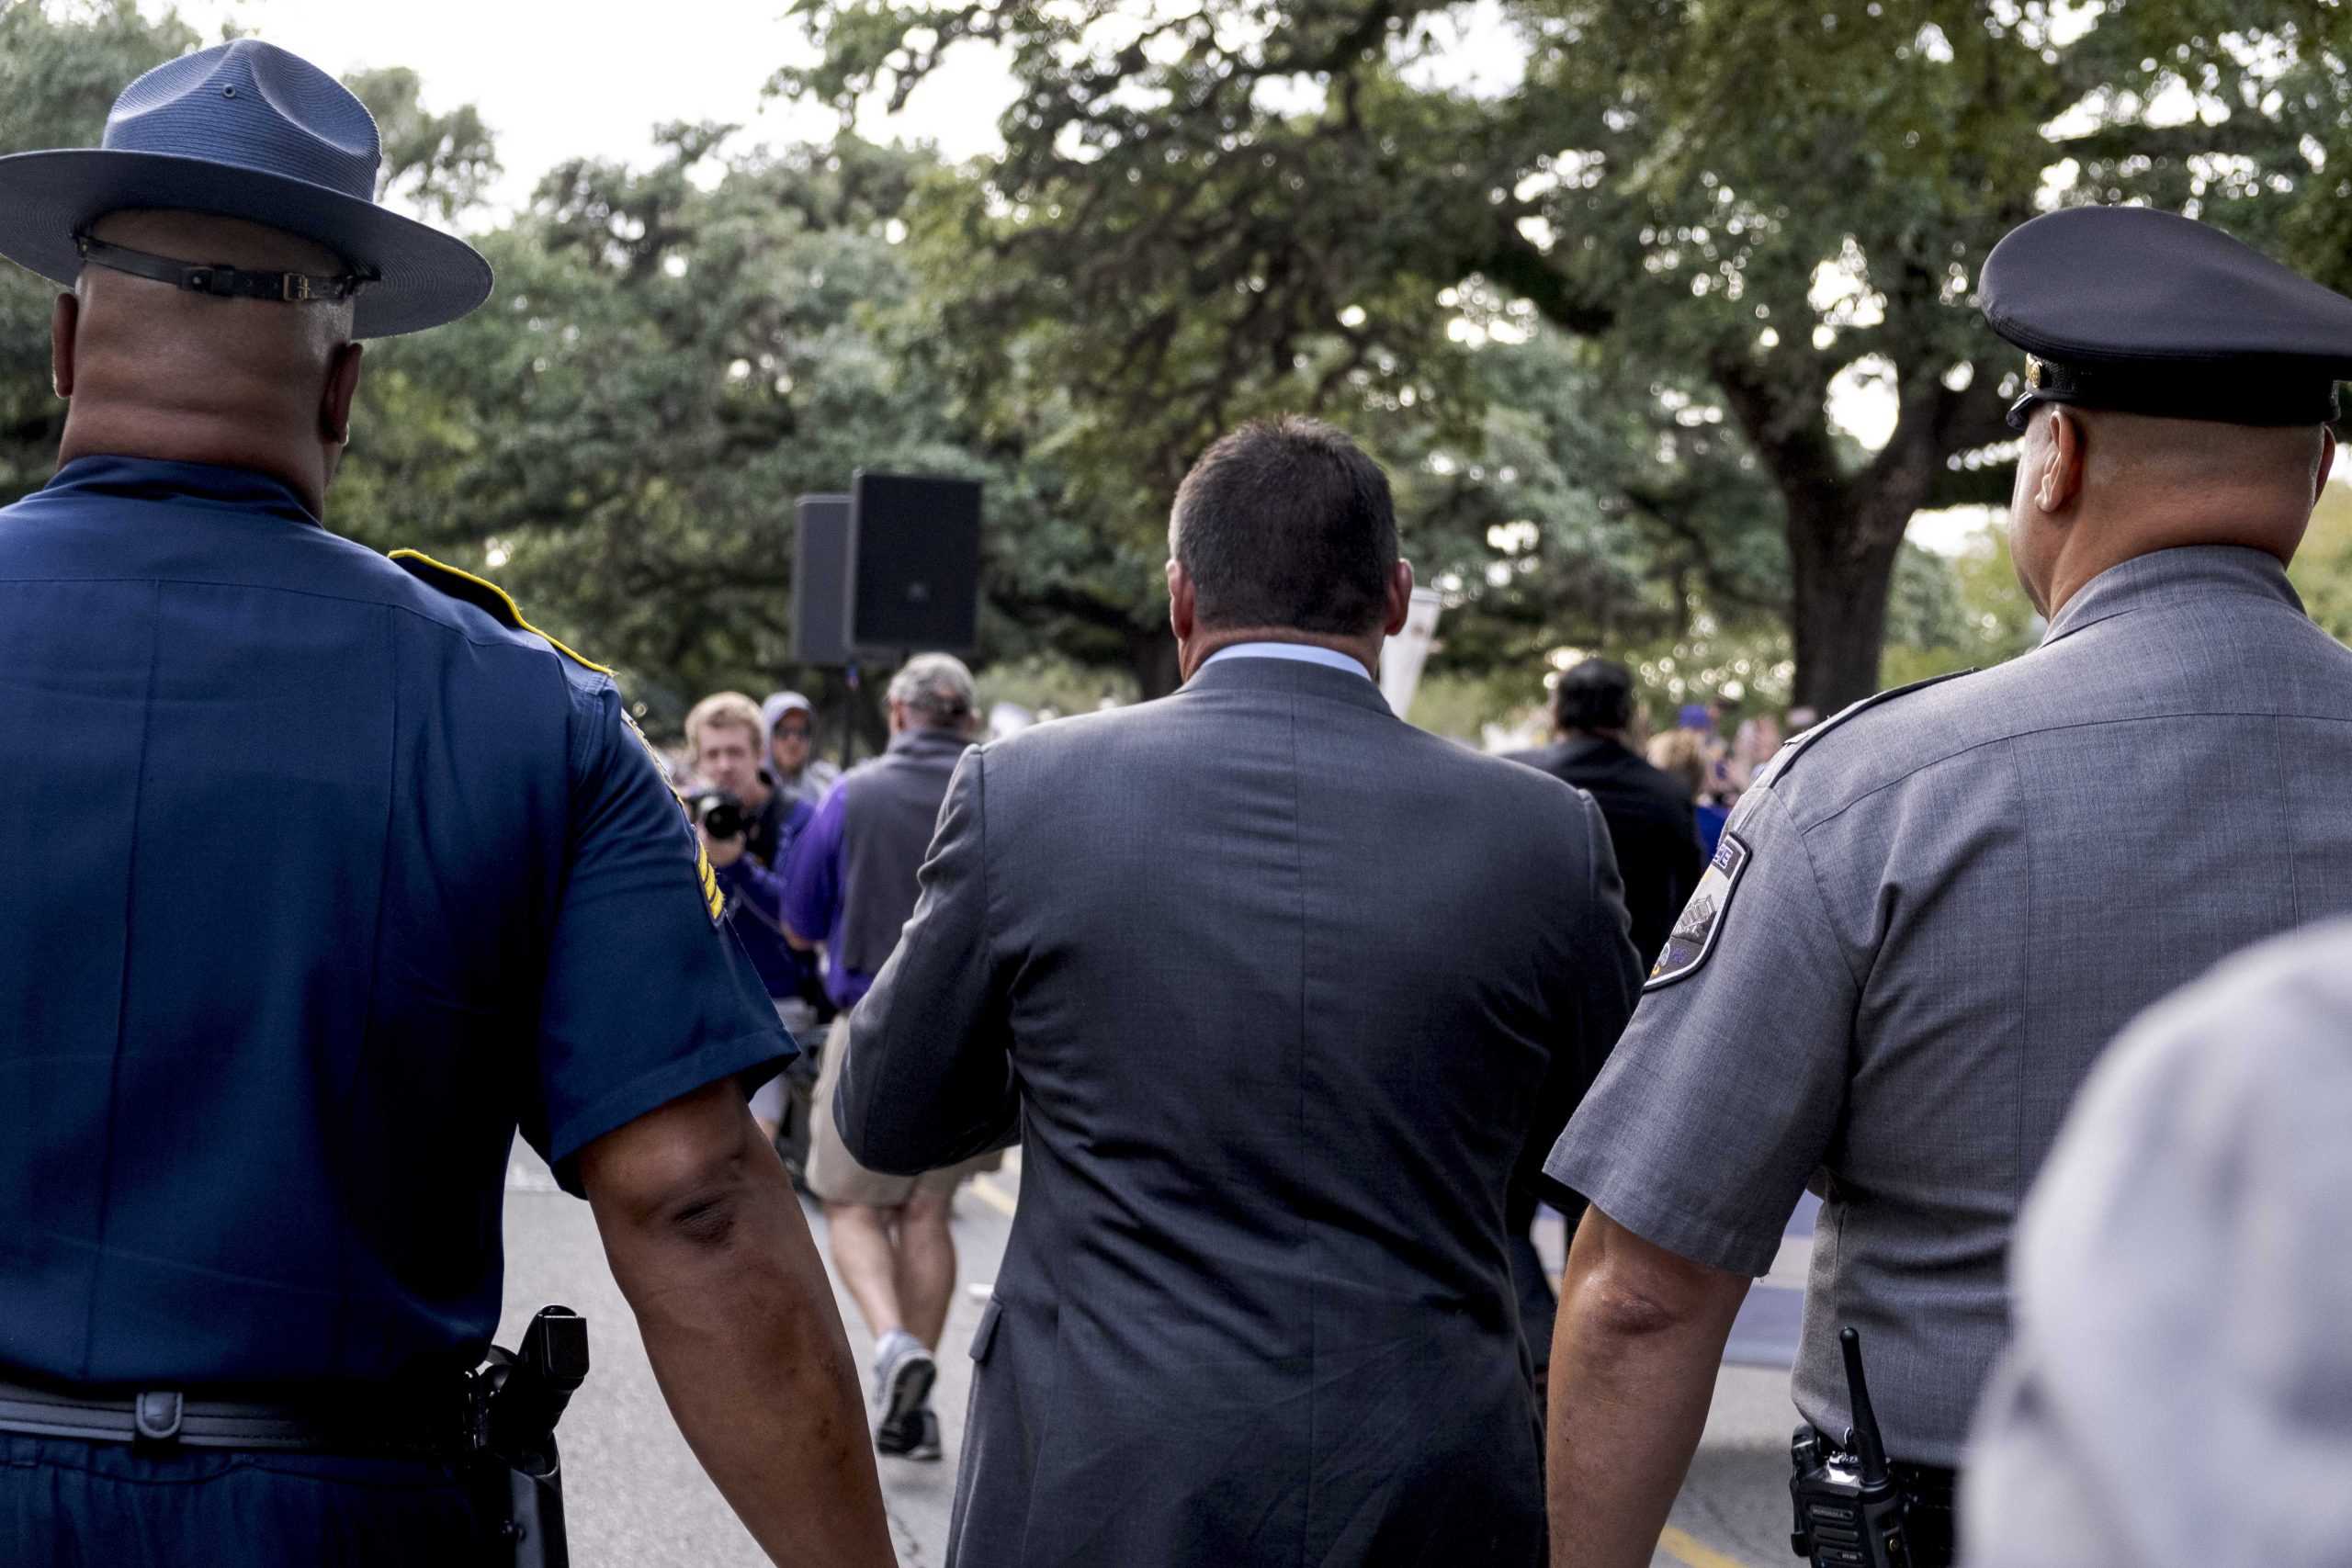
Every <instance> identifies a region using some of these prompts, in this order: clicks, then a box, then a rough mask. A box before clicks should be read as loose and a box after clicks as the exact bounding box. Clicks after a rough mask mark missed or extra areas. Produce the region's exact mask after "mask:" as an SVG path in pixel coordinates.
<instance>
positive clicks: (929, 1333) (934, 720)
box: [784, 653, 1002, 1460]
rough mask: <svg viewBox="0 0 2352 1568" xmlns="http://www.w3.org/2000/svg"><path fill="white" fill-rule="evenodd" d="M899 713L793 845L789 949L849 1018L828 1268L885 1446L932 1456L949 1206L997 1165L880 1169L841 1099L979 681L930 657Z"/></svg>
mask: <svg viewBox="0 0 2352 1568" xmlns="http://www.w3.org/2000/svg"><path fill="white" fill-rule="evenodd" d="M889 703H890V744H889V748H888V750H886V751H885V752H884V753H883V754H882V755H881V756H880V757H878V758H876V760H875V761H871V762H868V763H866V764H865V766H863V767H860V768H857V769H854V771H852V772H851V773H848V774H847V775H845V776H844V777H843V778H842V781H841V783H840V784H837V785H835V786H834V788H833V790H832V792H831V794H830V795H827V796H826V797H825V801H824V804H823V805H822V806H820V807H818V810H817V816H816V818H815V819H814V820H813V821H811V822H810V823H809V826H808V827H807V828H806V829H804V830H803V831H802V834H801V837H800V840H799V841H798V842H797V843H796V844H795V845H794V847H793V852H792V859H791V862H790V864H789V866H788V868H787V870H786V874H785V896H784V919H785V924H786V928H787V930H788V931H789V933H790V940H791V941H792V942H793V943H794V945H796V946H799V947H804V948H806V947H813V946H816V945H818V944H819V943H822V944H823V946H824V949H825V992H826V995H827V996H829V997H831V998H832V1001H833V1005H834V1006H836V1007H837V1008H839V1009H840V1010H841V1011H840V1015H839V1016H838V1017H837V1018H836V1019H835V1020H834V1022H833V1027H832V1031H831V1034H830V1036H829V1037H828V1038H827V1040H826V1042H825V1060H824V1065H823V1068H822V1071H821V1073H820V1077H818V1080H817V1092H816V1097H815V1104H814V1105H813V1107H812V1108H811V1113H810V1118H809V1123H810V1124H809V1170H808V1182H809V1190H810V1191H811V1192H814V1193H815V1194H816V1195H817V1197H818V1199H819V1200H820V1201H821V1202H822V1203H823V1204H824V1205H825V1221H826V1226H827V1229H828V1232H829V1235H830V1242H831V1248H832V1255H833V1267H834V1268H835V1269H838V1270H839V1271H840V1274H841V1277H842V1283H843V1284H844V1285H846V1286H847V1287H848V1288H849V1293H850V1295H851V1296H852V1297H853V1298H854V1300H855V1301H856V1303H857V1308H858V1311H859V1313H861V1314H863V1315H864V1316H865V1325H866V1327H867V1329H868V1330H870V1331H871V1332H872V1334H873V1336H874V1382H875V1396H874V1397H875V1404H876V1411H877V1414H876V1425H875V1432H874V1446H875V1448H876V1450H877V1451H879V1452H881V1453H884V1454H890V1455H895V1456H899V1457H901V1458H906V1459H918V1460H936V1459H937V1458H939V1457H940V1450H939V1418H938V1417H937V1416H934V1415H933V1413H932V1410H931V1404H930V1400H931V1385H932V1383H933V1380H934V1379H935V1378H936V1377H937V1375H938V1367H937V1365H936V1363H935V1362H934V1361H933V1355H932V1353H933V1351H934V1350H935V1349H936V1348H938V1345H939V1335H940V1331H941V1329H942V1328H944V1326H945V1325H946V1322H947V1307H948V1303H950V1302H951V1301H953V1300H954V1299H955V1294H956V1243H955V1238H954V1237H953V1236H952V1235H950V1233H949V1231H948V1225H947V1218H948V1203H949V1201H950V1199H952V1198H953V1197H954V1195H955V1192H956V1188H957V1187H958V1186H959V1185H961V1184H962V1182H963V1181H964V1179H966V1178H967V1177H969V1176H971V1175H973V1174H975V1173H976V1172H978V1171H982V1170H993V1169H995V1168H996V1167H997V1166H998V1165H999V1164H1000V1163H1001V1159H1002V1156H1001V1155H993V1154H991V1155H983V1156H979V1157H978V1158H977V1159H973V1160H967V1161H965V1162H964V1163H962V1164H959V1165H955V1166H950V1167H947V1168H944V1169H941V1170H934V1171H931V1172H929V1173H927V1174H924V1175H922V1176H885V1175H882V1174H881V1173H879V1172H877V1171H873V1170H869V1169H867V1168H865V1167H864V1166H862V1165H860V1164H858V1162H857V1161H856V1160H855V1159H854V1157H852V1156H851V1155H850V1152H849V1150H848V1149H847V1148H846V1147H844V1146H843V1145H842V1138H841V1134H840V1133H839V1131H837V1130H836V1128H835V1127H834V1124H833V1089H834V1086H835V1085H837V1084H838V1083H839V1082H840V1081H841V1072H842V1060H843V1058H844V1057H845V1056H846V1055H848V1051H849V1039H850V1030H849V1023H850V1012H851V1010H852V1009H854V1007H856V1005H857V1003H858V1001H859V999H860V998H863V997H864V996H865V992H866V988H867V987H870V986H871V985H872V984H873V983H874V977H875V976H876V974H878V973H879V972H880V970H881V968H882V965H883V964H884V963H885V961H887V960H888V958H889V956H890V953H891V951H892V950H893V949H894V948H896V947H897V946H898V942H899V928H901V927H902V926H904V925H905V924H906V923H907V917H908V916H909V915H910V914H912V913H913V912H914V907H915V894H916V874H917V873H918V872H919V871H920V870H921V869H922V862H923V856H924V854H925V853H926V852H928V851H929V849H930V847H931V834H932V829H933V826H934V825H935V824H936V823H937V821H938V819H939V803H940V802H941V801H942V800H944V799H945V798H946V795H947V784H948V780H949V779H950V778H951V777H952V776H953V775H954V773H955V771H956V761H957V760H958V759H959V758H961V757H962V756H963V754H964V751H965V748H966V744H967V741H966V736H967V732H968V731H969V729H970V728H971V723H972V712H973V705H974V694H973V690H972V676H971V672H970V671H967V670H966V669H965V668H964V666H963V663H962V662H961V661H960V660H956V659H953V658H951V657H949V656H948V655H946V654H944V653H926V654H920V655H918V656H916V657H915V658H913V659H911V660H908V661H907V666H906V668H905V669H903V670H901V671H899V673H898V675H897V676H896V677H894V678H893V679H892V680H891V682H890V689H889Z"/></svg>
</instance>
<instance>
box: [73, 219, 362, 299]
mask: <svg viewBox="0 0 2352 1568" xmlns="http://www.w3.org/2000/svg"><path fill="white" fill-rule="evenodd" d="M74 248H75V249H76V250H78V251H80V252H81V253H82V259H83V260H84V261H85V262H87V263H88V264H90V265H93V266H102V267H106V268H107V269H108V270H110V271H113V272H123V273H129V274H130V276H133V277H145V278H152V279H153V280H154V281H155V282H157V283H168V284H170V285H172V286H173V287H174V288H184V289H186V290H187V291H188V292H189V293H191V294H209V295H211V296H213V297H214V298H216V299H269V300H276V301H278V302H280V303H283V304H288V305H320V304H336V303H339V302H341V301H343V300H345V299H351V298H352V297H353V296H355V295H356V294H357V293H358V292H359V291H360V290H361V289H362V288H366V287H367V286H368V285H369V284H371V283H376V282H380V281H381V275H380V274H379V273H377V272H376V271H374V270H373V269H372V268H366V267H363V268H360V269H359V270H357V271H355V272H348V273H345V274H343V275H342V276H337V277H314V276H311V275H310V274H308V273H300V272H254V271H250V270H248V269H246V268H244V267H236V266H231V265H229V264H228V263H226V262H209V263H207V262H184V261H176V260H174V259H173V258H172V257H170V256H159V255H153V254H149V253H148V252H146V251H134V250H131V249H130V247H128V246H126V245H116V244H109V243H107V242H106V241H104V240H98V239H93V238H92V237H91V236H90V235H88V234H75V235H74Z"/></svg>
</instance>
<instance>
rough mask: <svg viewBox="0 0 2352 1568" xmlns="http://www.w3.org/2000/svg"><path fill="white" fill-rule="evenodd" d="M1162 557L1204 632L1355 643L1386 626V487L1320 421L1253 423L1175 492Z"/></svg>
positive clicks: (1373, 468) (1390, 538) (1393, 526)
mask: <svg viewBox="0 0 2352 1568" xmlns="http://www.w3.org/2000/svg"><path fill="white" fill-rule="evenodd" d="M1168 553H1169V554H1170V555H1171V556H1173V557H1175V558H1176V561H1177V564H1179V565H1180V566H1182V568H1183V569H1184V574H1185V575H1186V576H1187V577H1189V578H1191V579H1192V580H1193V595H1194V598H1193V605H1194V609H1193V615H1194V618H1195V619H1196V620H1197V621H1198V622H1199V624H1200V625H1202V626H1205V627H1243V626H1288V627H1291V628H1294V629H1295V630H1298V631H1303V632H1317V633H1321V634H1324V635H1326V636H1337V637H1361V636H1363V634H1364V633H1365V632H1367V631H1373V630H1376V629H1378V628H1379V626H1381V624H1382V623H1383V621H1384V620H1385V618H1386V615H1387V610H1388V578H1389V574H1390V573H1391V572H1393V571H1394V570H1396V566H1397V508H1396V505H1395V503H1394V502H1392V501H1391V500H1390V499H1389V495H1388V476H1387V475H1386V474H1385V473H1383V472H1382V471H1381V468H1380V465H1379V464H1377V463H1375V462H1374V461H1373V460H1372V459H1371V458H1370V457H1366V456H1365V455H1364V453H1363V448H1362V447H1359V446H1357V445H1356V444H1355V443H1354V442H1352V441H1351V440H1349V439H1348V437H1347V435H1346V434H1344V433H1342V432H1340V431H1339V430H1336V429H1334V428H1332V427H1331V426H1330V425H1328V424H1325V423H1322V422H1321V421H1320V420H1313V419H1306V418H1303V417H1301V416H1299V415H1297V414H1285V415H1283V417H1282V418H1280V419H1272V420H1252V421H1251V422H1250V423H1248V424H1245V425H1243V426H1241V428H1239V429H1238V430H1236V431H1234V432H1233V433H1232V434H1229V435H1227V436H1226V437H1224V438H1223V439H1222V440H1220V441H1218V442H1217V444H1216V446H1211V447H1210V448H1209V449H1208V450H1207V451H1206V452H1204V453H1203V454H1201V459H1200V461H1199V462H1197V463H1194V464H1193V471H1192V472H1190V473H1188V474H1186V475H1185V476H1184V482H1183V483H1182V485H1180V486H1178V487H1177V490H1176V506H1175V509H1174V511H1173V512H1172V513H1170V516H1169V520H1168Z"/></svg>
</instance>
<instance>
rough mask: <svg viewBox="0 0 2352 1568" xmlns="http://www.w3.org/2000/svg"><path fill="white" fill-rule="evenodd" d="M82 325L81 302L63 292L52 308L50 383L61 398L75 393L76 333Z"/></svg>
mask: <svg viewBox="0 0 2352 1568" xmlns="http://www.w3.org/2000/svg"><path fill="white" fill-rule="evenodd" d="M81 324H82V301H80V300H79V299H75V298H74V296H73V295H72V294H60V295H59V296H58V297H57V303H55V304H54V305H51V307H50V308H49V384H50V387H51V389H52V390H54V391H55V392H56V393H57V395H58V396H59V397H61V398H70V397H72V396H73V395H74V331H75V329H76V328H78V327H79V326H80V325H81Z"/></svg>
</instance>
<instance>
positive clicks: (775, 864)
mask: <svg viewBox="0 0 2352 1568" xmlns="http://www.w3.org/2000/svg"><path fill="white" fill-rule="evenodd" d="M767 732H768V726H767V723H766V719H765V716H764V715H763V714H762V713H761V711H760V709H759V707H758V705H755V704H754V703H753V702H752V699H751V698H749V697H747V696H745V695H744V694H742V693H741V692H718V693H715V694H712V695H710V696H707V697H705V698H703V700H702V701H700V702H698V703H696V704H695V705H694V708H693V710H692V711H691V712H689V713H688V714H687V715H686V745H687V746H688V748H689V749H690V750H691V751H692V754H693V758H694V768H695V774H696V775H697V776H698V777H700V778H701V780H702V781H703V782H702V786H701V787H700V788H699V789H698V790H697V791H696V792H695V795H693V796H692V797H691V799H690V801H689V806H690V807H691V809H692V810H693V812H694V818H695V829H696V831H697V832H699V833H700V834H701V836H702V846H703V851H704V852H705V853H707V855H709V857H710V865H711V870H712V871H713V872H715V873H716V874H718V886H719V888H720V890H721V891H722V892H724V893H725V894H726V895H727V919H728V923H729V925H731V926H732V927H733V928H734V931H735V935H736V938H737V940H738V941H740V942H742V944H743V951H744V952H745V953H749V954H750V955H751V959H752V967H753V968H755V969H757V970H758V971H759V975H760V982H761V984H763V986H765V987H767V993H768V999H769V1001H771V1002H772V1003H774V1004H775V1011H776V1017H777V1018H778V1019H780V1020H781V1021H783V1023H784V1026H785V1027H786V1029H788V1030H790V1031H791V1032H792V1036H793V1038H794V1039H795V1040H796V1041H798V1042H801V1043H802V1044H803V1048H804V1050H813V1048H814V1046H815V1043H816V1033H817V1025H818V1022H819V1014H818V1010H817V1008H816V1006H815V1001H814V998H817V997H819V996H820V995H821V993H820V992H819V990H818V988H817V972H816V966H815V965H814V964H812V963H811V962H810V960H809V955H808V954H806V953H803V952H802V951H801V950H800V949H798V948H796V947H794V946H793V945H792V944H791V942H789V941H787V940H786V936H785V929H784V877H783V870H784V863H785V861H786V857H787V856H789V855H790V854H791V852H792V845H793V840H796V839H797V838H798V837H799V835H800V832H801V829H804V828H806V827H807V826H808V825H809V820H810V818H813V817H815V815H816V808H815V807H812V806H811V805H809V802H808V801H806V800H803V799H799V798H797V797H795V796H792V795H787V794H786V792H785V791H784V790H782V789H779V788H777V787H776V784H775V779H774V778H773V777H772V776H771V775H770V774H769V773H767V772H766V771H765V769H763V767H762V765H761V763H762V761H763V756H764V754H765V753H766V751H767V746H766V745H765V744H764V739H765V737H766V735H767ZM795 1066H796V1067H805V1068H806V1069H807V1070H808V1073H813V1068H814V1063H813V1061H809V1060H807V1059H806V1058H804V1060H803V1061H802V1062H801V1063H796V1064H795ZM808 1073H804V1076H808ZM795 1098H796V1097H792V1096H790V1095H788V1093H787V1086H786V1081H785V1079H784V1078H783V1077H775V1078H771V1079H769V1080H768V1081H767V1082H766V1083H765V1084H763V1085H762V1086H761V1087H760V1089H758V1091H757V1092H756V1093H754V1094H753V1095H752V1120H753V1121H755V1122H758V1123H759V1124H760V1130H761V1131H762V1132H763V1133H765V1134H767V1136H768V1140H769V1142H771V1143H776V1142H779V1141H781V1142H784V1143H786V1145H788V1146H787V1147H786V1151H785V1163H786V1168H789V1169H791V1170H792V1171H793V1172H794V1174H795V1175H796V1176H797V1175H798V1174H799V1170H800V1168H801V1167H802V1166H803V1165H804V1164H805V1162H806V1159H807V1150H808V1131H807V1129H808V1117H807V1113H806V1111H805V1110H804V1111H802V1113H801V1114H799V1115H798V1116H795V1115H794V1114H793V1107H794V1102H795ZM806 1099H807V1096H806V1095H805V1094H804V1095H801V1096H798V1097H797V1100H799V1101H801V1102H802V1103H803V1104H804V1105H805V1101H806Z"/></svg>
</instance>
